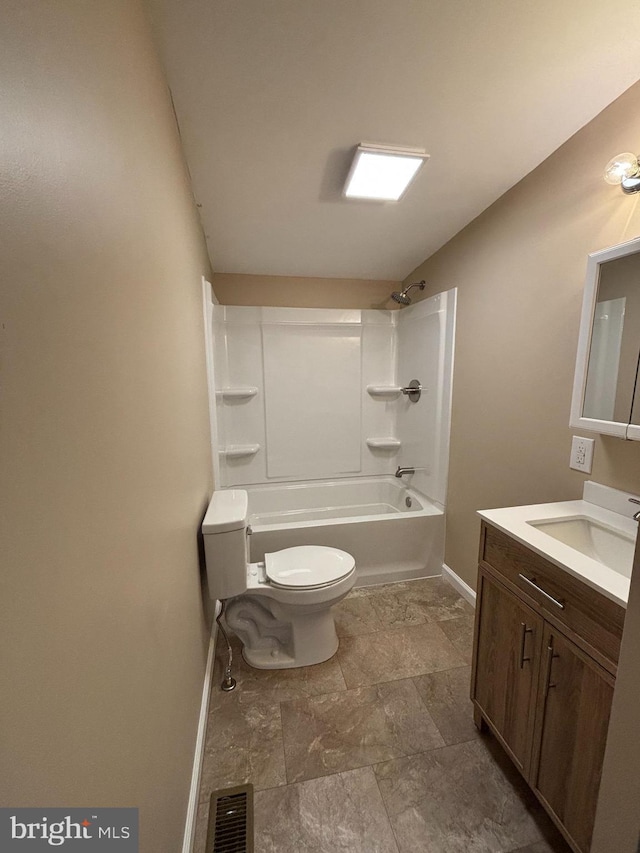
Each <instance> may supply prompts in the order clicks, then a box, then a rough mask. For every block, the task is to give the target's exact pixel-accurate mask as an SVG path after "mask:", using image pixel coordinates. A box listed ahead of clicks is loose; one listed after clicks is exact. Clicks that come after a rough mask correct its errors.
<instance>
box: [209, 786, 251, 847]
mask: <svg viewBox="0 0 640 853" xmlns="http://www.w3.org/2000/svg"><path fill="white" fill-rule="evenodd" d="M206 853H253V785H240V786H238V787H236V788H224V789H222V790H220V791H214V792H213V794H212V795H211V805H210V807H209V829H208V832H207V847H206Z"/></svg>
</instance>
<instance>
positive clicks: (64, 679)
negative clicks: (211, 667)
mask: <svg viewBox="0 0 640 853" xmlns="http://www.w3.org/2000/svg"><path fill="white" fill-rule="evenodd" d="M0 86H1V87H2V93H1V98H2V116H3V118H2V125H3V127H2V135H1V137H0V140H1V141H0V158H1V169H0V174H1V185H2V197H3V201H2V208H1V211H0V217H1V218H2V222H1V230H0V233H1V235H2V248H1V250H0V282H1V291H0V301H1V305H0V314H1V322H2V325H1V331H2V340H1V356H2V361H1V375H0V386H1V387H0V403H1V409H2V422H1V427H0V428H1V430H2V437H1V441H0V480H1V482H2V531H1V536H0V538H1V541H2V550H1V555H2V556H1V559H2V569H1V573H0V608H1V609H2V613H1V614H0V633H1V635H2V636H1V638H0V647H1V648H2V654H1V656H0V660H1V663H0V668H1V669H2V673H1V674H0V683H1V684H2V701H1V703H0V707H1V710H0V715H1V720H0V731H2V738H1V741H2V758H1V761H0V763H1V765H2V772H1V773H0V802H1V803H2V804H3V805H9V804H11V805H14V806H38V805H42V806H52V805H59V806H66V807H69V806H115V805H123V806H139V807H140V810H141V812H140V817H141V826H142V845H141V848H140V849H141V850H142V851H148V853H151V851H155V853H160V851H166V853H175V851H176V850H179V849H180V845H181V837H182V833H183V829H184V819H185V813H186V803H187V797H188V790H189V781H190V773H191V766H192V761H193V754H194V744H195V736H196V728H197V721H198V712H199V705H200V698H201V691H202V682H203V675H204V664H205V657H206V650H207V628H206V624H205V622H206V620H205V617H204V615H203V605H202V599H201V591H200V574H199V565H198V558H197V546H196V531H197V528H198V525H199V520H200V517H201V513H202V512H203V509H204V507H205V506H206V501H207V497H208V494H209V490H210V485H211V484H210V474H209V471H210V458H209V447H208V419H207V401H206V390H205V389H206V385H205V366H204V364H205V362H204V352H203V343H202V340H203V335H202V312H201V292H200V276H201V274H203V273H207V272H208V261H207V259H206V256H205V252H204V250H203V241H202V237H201V233H200V229H199V226H198V223H197V219H196V216H195V214H194V206H193V202H192V197H191V193H190V188H189V183H188V180H187V176H186V171H185V168H184V164H183V160H182V155H181V151H180V147H179V140H178V135H177V132H176V128H175V124H174V119H173V113H172V110H171V104H170V100H169V97H168V92H167V89H166V86H165V83H164V80H163V76H162V73H161V70H160V67H159V65H158V62H157V60H156V56H155V53H154V49H153V46H152V43H151V40H150V36H149V32H148V28H147V24H146V21H145V19H144V16H143V13H142V10H141V7H140V4H139V3H138V2H136V1H134V0H110V2H109V3H98V2H86V0H56V2H55V3H51V2H48V0H9V2H8V3H4V4H3V15H2V28H1V30H0Z"/></svg>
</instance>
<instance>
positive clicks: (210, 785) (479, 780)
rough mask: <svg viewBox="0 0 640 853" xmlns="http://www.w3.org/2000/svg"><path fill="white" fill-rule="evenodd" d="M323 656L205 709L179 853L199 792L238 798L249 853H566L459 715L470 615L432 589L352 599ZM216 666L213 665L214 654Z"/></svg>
mask: <svg viewBox="0 0 640 853" xmlns="http://www.w3.org/2000/svg"><path fill="white" fill-rule="evenodd" d="M334 613H335V619H336V627H337V629H338V634H339V636H340V638H341V639H340V648H339V650H338V654H337V655H335V657H333V658H332V659H331V660H330V661H327V662H326V663H323V664H319V665H318V666H312V667H305V668H302V669H289V670H271V671H265V670H256V669H252V668H251V667H249V666H248V665H247V664H246V663H245V662H244V660H243V659H242V656H241V653H240V645H239V643H238V642H237V641H236V640H234V641H233V646H234V676H235V678H236V679H237V681H238V686H237V688H236V689H235V691H234V692H233V693H222V692H221V691H220V689H219V685H220V681H221V677H222V665H221V659H222V657H223V645H224V644H223V643H218V654H219V658H218V660H217V661H216V671H215V673H214V680H213V692H212V695H211V709H210V716H209V723H208V729H207V741H206V748H205V758H204V765H203V772H202V780H201V786H200V804H199V810H198V819H197V831H196V843H195V846H194V853H205V841H206V833H207V821H208V809H209V797H210V795H211V792H212V791H213V790H216V789H217V788H222V787H226V786H230V785H240V784H242V783H244V782H252V783H253V785H254V788H255V792H256V793H255V800H254V808H255V850H256V853H302V851H305V853H306V851H308V853H418V851H420V853H568V850H569V848H568V847H567V846H566V845H565V843H564V842H563V841H562V839H561V838H560V837H559V835H558V833H557V832H556V830H555V828H554V827H553V826H552V825H551V822H550V821H549V819H548V818H547V817H546V815H545V814H544V812H543V811H542V808H541V807H540V806H539V805H538V803H537V801H536V799H535V797H534V796H533V794H531V792H530V791H529V790H528V788H527V786H526V785H525V784H524V782H523V781H522V779H521V778H520V775H519V774H518V772H517V771H516V770H515V768H514V767H513V766H512V765H511V762H510V761H509V759H507V758H506V756H505V755H504V753H503V751H502V750H501V748H500V747H499V746H498V745H497V743H496V742H495V740H494V739H493V738H492V737H491V736H490V735H480V734H479V733H478V731H477V730H476V728H475V726H474V724H473V720H472V713H471V702H470V700H469V679H470V674H471V669H470V666H469V664H470V662H471V643H472V636H473V609H472V608H471V607H470V606H469V605H468V604H467V603H466V602H465V601H464V600H463V599H462V598H461V597H460V596H459V595H457V593H456V592H455V591H454V590H453V589H452V588H451V587H450V586H448V585H447V584H445V583H444V582H442V581H441V580H440V579H439V578H429V579H427V580H418V581H410V582H406V583H397V584H389V585H387V586H379V587H368V588H364V589H357V590H353V591H352V592H351V593H350V594H349V595H348V596H347V598H345V599H344V601H342V602H341V603H340V604H339V605H338V606H337V607H335V608H334ZM225 654H226V653H225Z"/></svg>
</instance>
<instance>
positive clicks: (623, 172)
mask: <svg viewBox="0 0 640 853" xmlns="http://www.w3.org/2000/svg"><path fill="white" fill-rule="evenodd" d="M604 179H605V181H606V182H607V183H608V184H620V186H621V187H622V192H623V193H627V194H628V195H631V194H632V193H637V192H640V162H639V161H638V157H637V156H636V155H635V154H629V152H626V153H624V154H616V156H615V157H614V158H613V159H612V160H609V162H608V163H607V165H606V168H605V170H604Z"/></svg>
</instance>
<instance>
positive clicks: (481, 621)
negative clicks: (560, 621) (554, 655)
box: [472, 569, 543, 776]
mask: <svg viewBox="0 0 640 853" xmlns="http://www.w3.org/2000/svg"><path fill="white" fill-rule="evenodd" d="M478 580H479V595H478V619H477V625H476V637H475V643H474V676H473V687H472V698H473V699H474V700H475V703H476V706H477V708H478V709H479V710H480V711H481V712H482V715H483V717H484V718H485V720H487V721H488V722H489V723H490V724H491V726H492V727H493V729H494V731H495V732H496V733H497V734H498V735H499V737H500V738H501V740H502V742H503V744H504V746H505V747H506V748H507V750H508V751H509V752H510V754H511V757H512V759H513V760H514V761H515V762H516V764H518V766H519V767H520V769H521V770H522V771H523V773H524V774H525V776H526V775H527V774H528V771H529V765H530V757H531V743H532V740H533V724H534V712H535V697H534V691H535V689H536V687H537V682H538V672H539V668H540V667H539V664H540V646H541V642H542V626H543V621H542V618H541V617H540V616H538V614H537V613H535V612H534V611H533V610H531V608H530V607H528V606H527V605H526V604H523V603H522V602H521V601H520V600H519V599H518V598H516V596H514V595H513V594H512V593H511V592H509V590H507V589H506V588H505V587H504V586H503V585H502V584H501V583H499V582H498V581H497V580H494V578H493V577H492V576H491V575H489V574H487V573H486V572H484V571H483V570H482V569H481V570H480V573H479V577H478Z"/></svg>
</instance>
